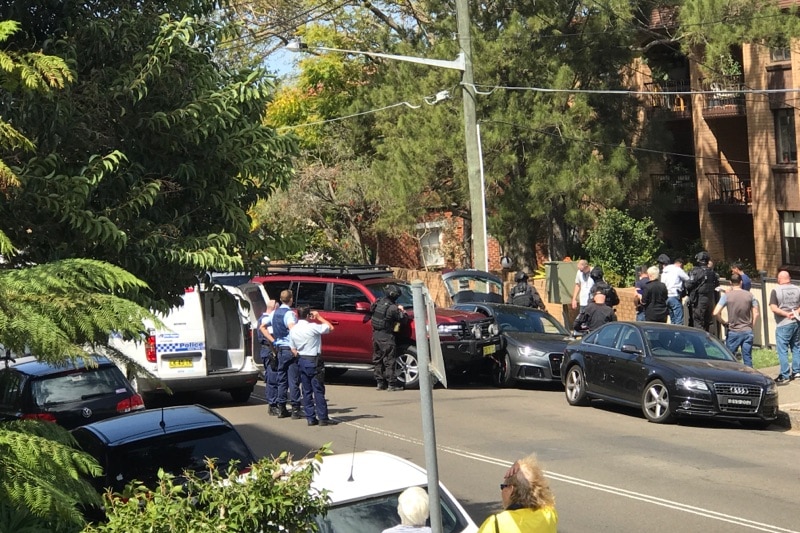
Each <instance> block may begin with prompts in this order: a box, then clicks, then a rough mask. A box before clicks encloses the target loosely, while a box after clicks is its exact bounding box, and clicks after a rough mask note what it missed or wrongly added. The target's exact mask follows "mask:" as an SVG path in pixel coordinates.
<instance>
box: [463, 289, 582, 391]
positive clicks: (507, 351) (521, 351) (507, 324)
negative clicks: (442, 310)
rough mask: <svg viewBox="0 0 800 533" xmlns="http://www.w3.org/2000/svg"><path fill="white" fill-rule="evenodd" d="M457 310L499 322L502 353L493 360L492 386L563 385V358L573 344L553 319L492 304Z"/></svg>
mask: <svg viewBox="0 0 800 533" xmlns="http://www.w3.org/2000/svg"><path fill="white" fill-rule="evenodd" d="M453 308H454V309H460V310H462V311H470V312H473V313H481V314H484V315H486V316H490V317H492V318H494V319H495V322H496V323H497V325H498V326H499V328H500V335H501V337H502V339H503V344H502V349H501V350H500V351H499V352H496V353H495V354H493V355H492V356H491V357H492V358H493V359H494V363H493V366H492V369H491V376H492V382H493V383H494V384H495V385H496V386H498V387H509V386H511V385H513V384H514V383H515V382H518V381H550V382H552V381H556V382H560V381H561V373H560V370H561V358H562V357H563V356H564V349H565V348H566V346H567V344H568V343H569V342H570V340H572V337H570V334H569V332H568V331H567V330H566V329H565V328H564V326H562V325H561V324H560V323H559V322H558V321H557V320H556V319H555V318H554V317H553V316H552V315H550V314H549V313H547V312H545V311H539V310H538V309H531V308H530V307H520V306H518V305H508V304H502V303H491V302H470V303H457V304H455V305H454V306H453Z"/></svg>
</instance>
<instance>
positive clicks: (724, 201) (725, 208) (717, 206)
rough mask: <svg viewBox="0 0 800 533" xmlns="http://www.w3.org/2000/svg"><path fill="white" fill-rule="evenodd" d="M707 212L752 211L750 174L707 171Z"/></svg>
mask: <svg viewBox="0 0 800 533" xmlns="http://www.w3.org/2000/svg"><path fill="white" fill-rule="evenodd" d="M706 178H707V179H708V182H709V186H710V187H709V188H710V191H711V192H710V201H709V202H708V211H709V213H740V214H747V213H752V206H753V192H752V187H751V186H750V176H749V175H745V174H725V173H707V174H706Z"/></svg>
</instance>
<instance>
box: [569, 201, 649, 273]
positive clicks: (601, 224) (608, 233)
mask: <svg viewBox="0 0 800 533" xmlns="http://www.w3.org/2000/svg"><path fill="white" fill-rule="evenodd" d="M584 246H585V248H586V251H587V253H588V254H589V261H590V262H591V263H592V264H593V265H599V266H601V267H602V268H603V271H604V272H605V274H606V281H608V282H609V283H610V284H612V285H616V286H617V287H621V286H624V285H632V284H633V282H634V270H635V269H636V265H640V264H651V263H652V261H653V258H654V257H655V256H656V255H657V254H658V250H659V249H661V248H662V246H663V245H662V242H661V239H659V238H658V228H656V226H655V223H654V222H653V221H652V220H651V219H650V218H647V217H645V218H643V219H641V220H636V219H634V218H633V217H631V216H630V215H628V214H627V213H624V212H622V211H620V210H618V209H607V210H606V211H603V212H601V213H600V215H599V216H598V218H597V225H596V226H595V227H594V229H592V230H591V231H589V234H588V237H587V238H586V242H585V243H584Z"/></svg>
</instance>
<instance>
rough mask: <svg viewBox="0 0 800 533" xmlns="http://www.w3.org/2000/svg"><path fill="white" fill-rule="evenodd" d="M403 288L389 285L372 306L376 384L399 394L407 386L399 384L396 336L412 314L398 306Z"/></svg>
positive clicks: (380, 387)
mask: <svg viewBox="0 0 800 533" xmlns="http://www.w3.org/2000/svg"><path fill="white" fill-rule="evenodd" d="M399 297H400V289H399V288H398V287H397V285H387V286H386V291H385V295H384V296H383V297H382V298H380V299H378V300H376V301H374V302H373V303H372V306H371V307H370V313H372V349H373V353H372V363H373V364H374V365H375V369H374V373H375V381H377V382H378V390H390V391H399V390H403V386H402V385H401V384H400V383H398V381H397V375H396V372H397V371H396V369H395V360H396V359H397V342H396V340H395V333H396V332H397V331H398V330H399V329H400V325H401V324H404V323H405V322H407V321H408V315H407V314H406V313H405V311H404V310H403V306H402V305H397V299H398V298H399Z"/></svg>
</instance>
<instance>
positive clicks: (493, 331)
mask: <svg viewBox="0 0 800 533" xmlns="http://www.w3.org/2000/svg"><path fill="white" fill-rule="evenodd" d="M499 334H500V326H498V325H497V324H496V323H495V324H490V325H489V335H490V336H492V337H496V336H497V335H499Z"/></svg>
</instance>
